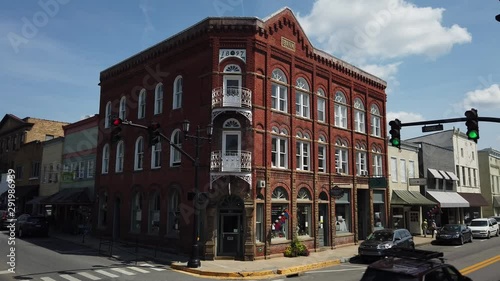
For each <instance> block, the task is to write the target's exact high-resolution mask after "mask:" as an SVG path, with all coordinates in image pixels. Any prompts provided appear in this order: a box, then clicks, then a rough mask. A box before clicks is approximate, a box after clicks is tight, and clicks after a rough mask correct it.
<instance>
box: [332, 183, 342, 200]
mask: <svg viewBox="0 0 500 281" xmlns="http://www.w3.org/2000/svg"><path fill="white" fill-rule="evenodd" d="M330 196H331V197H333V198H335V199H340V198H342V197H344V190H343V189H342V188H340V187H339V186H338V185H336V186H334V187H332V188H331V189H330Z"/></svg>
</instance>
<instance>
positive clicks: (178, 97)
mask: <svg viewBox="0 0 500 281" xmlns="http://www.w3.org/2000/svg"><path fill="white" fill-rule="evenodd" d="M179 80H180V81H181V82H180V88H181V89H180V91H179V89H178V88H179V87H178V85H177V83H178V81H179ZM183 88H184V80H183V78H182V76H181V75H179V76H177V77H176V78H175V80H174V90H173V93H174V94H173V101H172V109H178V108H181V107H182V92H183V90H184V89H183Z"/></svg>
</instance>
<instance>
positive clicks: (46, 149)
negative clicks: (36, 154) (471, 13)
mask: <svg viewBox="0 0 500 281" xmlns="http://www.w3.org/2000/svg"><path fill="white" fill-rule="evenodd" d="M63 145H64V138H63V137H58V138H55V139H53V140H50V141H46V142H45V143H44V144H43V153H42V182H41V183H40V196H41V197H45V196H49V195H52V194H54V193H56V192H58V191H59V187H60V185H61V167H62V164H61V161H62V151H63Z"/></svg>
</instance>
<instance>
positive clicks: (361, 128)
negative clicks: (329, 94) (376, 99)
mask: <svg viewBox="0 0 500 281" xmlns="http://www.w3.org/2000/svg"><path fill="white" fill-rule="evenodd" d="M365 118H366V115H365V106H364V105H363V102H362V101H361V99H359V98H356V99H355V100H354V131H356V132H359V133H366V124H365Z"/></svg>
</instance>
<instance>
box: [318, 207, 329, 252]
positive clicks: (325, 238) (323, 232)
mask: <svg viewBox="0 0 500 281" xmlns="http://www.w3.org/2000/svg"><path fill="white" fill-rule="evenodd" d="M329 226H330V220H329V219H328V204H324V203H323V204H319V231H318V234H319V246H321V247H323V246H328V245H330V243H328V242H329V241H330V232H329Z"/></svg>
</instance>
